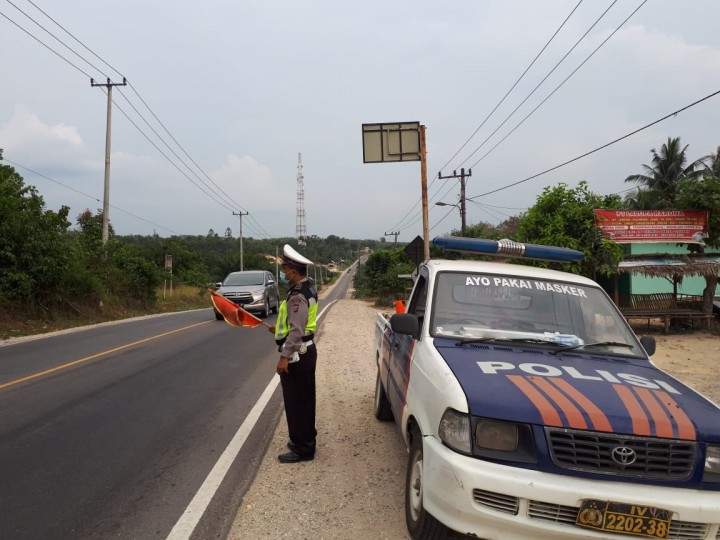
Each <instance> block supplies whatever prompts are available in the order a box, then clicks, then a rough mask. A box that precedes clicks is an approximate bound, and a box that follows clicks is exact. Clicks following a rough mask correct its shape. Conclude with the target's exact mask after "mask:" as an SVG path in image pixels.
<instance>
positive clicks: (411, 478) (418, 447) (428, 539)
mask: <svg viewBox="0 0 720 540" xmlns="http://www.w3.org/2000/svg"><path fill="white" fill-rule="evenodd" d="M405 523H406V524H407V528H408V532H410V537H411V538H412V539H413V540H442V539H444V538H447V537H448V534H449V533H451V531H450V529H448V528H447V527H445V525H443V524H442V523H440V522H439V521H438V520H437V519H435V518H434V517H433V516H432V514H430V513H429V512H428V511H427V510H425V508H424V507H423V441H422V435H421V434H420V432H419V431H418V430H417V428H416V429H414V430H413V433H412V444H411V446H410V456H409V458H408V466H407V473H406V476H405Z"/></svg>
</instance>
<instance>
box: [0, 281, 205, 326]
mask: <svg viewBox="0 0 720 540" xmlns="http://www.w3.org/2000/svg"><path fill="white" fill-rule="evenodd" d="M211 305H212V304H211V302H210V295H209V293H208V292H207V290H206V289H202V288H199V287H192V286H189V285H176V286H174V287H173V289H172V291H170V289H164V290H163V289H162V288H161V289H159V290H158V291H157V301H156V302H155V303H154V304H151V305H145V306H143V305H136V306H127V305H121V304H120V303H114V302H105V303H102V302H89V301H88V302H85V303H75V302H72V303H69V302H68V303H66V305H64V306H63V307H62V308H56V309H43V308H35V309H33V310H28V309H23V308H17V307H10V308H7V307H4V306H0V340H5V339H9V338H14V337H22V336H29V335H35V334H45V333H48V332H55V331H57V330H65V329H68V328H75V327H78V326H85V325H88V324H97V323H101V322H107V321H115V320H119V319H127V318H130V317H138V316H141V315H153V314H156V313H173V312H177V311H188V310H191V309H202V308H209V307H211Z"/></svg>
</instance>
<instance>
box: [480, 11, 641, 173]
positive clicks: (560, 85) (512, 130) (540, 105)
mask: <svg viewBox="0 0 720 540" xmlns="http://www.w3.org/2000/svg"><path fill="white" fill-rule="evenodd" d="M646 2H647V0H643V2H642V4H640V5H639V6H638V7H636V8H635V10H634V11H633V12H632V13H631V14H630V15H628V16H627V17H626V18H625V20H624V21H623V22H621V23H620V24H619V25H618V27H617V28H615V30H613V31H612V33H611V34H610V35H609V36H608V37H606V38H605V39H604V40H603V41H602V42H601V43H600V45H598V46H597V47H596V48H595V49H594V50H593V51H592V52H591V53H590V54H589V55H588V56H587V57H586V58H585V60H583V61H582V62H580V64H579V65H578V66H577V67H576V68H575V69H574V70H572V72H570V74H569V75H568V76H567V77H565V78H564V79H563V80H562V82H561V83H560V84H558V85H557V86H556V87H555V89H554V90H553V91H552V92H550V94H548V95H547V97H546V98H545V99H543V100H542V101H541V102H540V103H538V105H537V106H536V107H535V108H534V109H533V110H532V111H530V112H529V113H528V114H527V115H526V116H525V117H524V118H523V119H522V120H521V121H520V122H519V123H518V124H517V125H516V126H515V127H514V128H512V129H511V130H510V131H509V132H508V133H507V134H506V135H505V136H504V137H503V138H502V139H500V140H499V141H498V142H497V143H496V144H495V146H493V147H492V148H491V149H490V150H488V151H487V152H486V153H485V154H484V155H483V156H482V157H481V158H480V159H478V160H477V161H476V162H475V163H473V165H472V166H473V167H475V166H476V165H477V164H478V163H480V162H481V161H482V160H483V159H485V158H486V157H487V156H488V155H489V154H490V153H491V152H492V151H493V150H495V149H496V148H497V147H498V146H500V145H501V144H502V143H503V142H504V141H505V139H507V138H508V137H509V136H510V135H512V134H513V133H514V132H515V130H516V129H517V128H519V127H520V126H522V125H523V124H524V123H525V121H526V120H527V119H528V118H530V117H531V116H532V115H533V114H535V111H537V110H538V109H539V108H540V107H542V106H543V105H544V104H545V102H546V101H547V100H548V99H550V98H551V97H552V96H553V95H554V94H555V92H557V91H558V90H560V88H561V87H562V86H563V85H564V84H565V83H566V82H567V81H568V80H569V79H570V77H572V76H573V75H575V73H576V72H577V71H578V70H579V69H580V68H581V67H583V66H584V65H585V63H586V62H587V61H588V60H590V58H592V57H593V56H594V55H595V53H596V52H598V51H599V50H600V49H601V48H602V46H603V45H605V44H606V43H607V42H608V41H609V40H610V38H611V37H613V36H614V35H615V34H616V33H617V32H618V31H619V30H620V28H622V27H623V25H624V24H625V23H626V22H628V21H629V20H630V18H631V17H632V16H633V15H635V13H637V12H638V10H639V9H640V8H641V7H643V6H644V5H645V3H646ZM513 112H514V111H513ZM496 131H497V130H496ZM494 133H495V132H493V134H494ZM486 140H487V139H486ZM478 149H479V147H478Z"/></svg>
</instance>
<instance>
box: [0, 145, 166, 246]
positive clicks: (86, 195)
mask: <svg viewBox="0 0 720 540" xmlns="http://www.w3.org/2000/svg"><path fill="white" fill-rule="evenodd" d="M2 161H7V162H8V163H10V164H11V165H13V166H14V167H20V168H21V169H24V170H26V171H28V172H30V173H32V174H34V175H36V176H39V177H40V178H44V179H45V180H49V181H50V182H53V183H55V184H57V185H59V186H62V187H64V188H66V189H69V190H71V191H74V192H75V193H78V194H80V195H82V196H84V197H88V198H89V199H92V200H93V201H95V202H98V203H100V202H102V201H100V199H98V198H97V197H94V196H92V195H89V194H87V193H85V192H83V191H80V190H79V189H75V188H74V187H72V186H68V185H67V184H63V183H62V182H59V181H58V180H55V179H53V178H50V177H49V176H45V175H44V174H41V173H39V172H37V171H34V170H32V169H30V168H28V167H25V166H24V165H20V164H19V163H16V162H15V161H13V160H11V159H8V158H6V157H5V156H3V158H2ZM110 207H111V208H113V209H114V210H118V211H119V212H123V213H124V214H127V215H129V216H132V217H134V218H135V219H139V220H141V221H144V222H145V223H148V224H150V225H152V226H154V227H159V228H161V229H164V230H166V231H168V232H170V233H172V234H175V235H178V236H180V233H178V232H176V231H173V230H172V229H169V228H167V227H164V226H163V225H158V224H157V223H154V222H152V221H150V220H149V219H145V218H144V217H141V216H138V215H137V214H133V213H132V212H128V211H127V210H124V209H122V208H120V207H119V206H115V205H113V204H111V205H110Z"/></svg>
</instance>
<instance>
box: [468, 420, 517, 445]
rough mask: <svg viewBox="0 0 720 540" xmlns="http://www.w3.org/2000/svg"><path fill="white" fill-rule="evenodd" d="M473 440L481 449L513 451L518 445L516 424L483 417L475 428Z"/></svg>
mask: <svg viewBox="0 0 720 540" xmlns="http://www.w3.org/2000/svg"><path fill="white" fill-rule="evenodd" d="M475 442H476V443H477V445H478V446H479V447H480V448H481V449H485V450H498V451H500V452H514V451H515V450H517V447H518V426H517V424H510V423H508V422H496V421H495V420H487V419H484V418H483V419H482V420H480V421H479V422H478V423H477V427H476V428H475Z"/></svg>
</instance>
